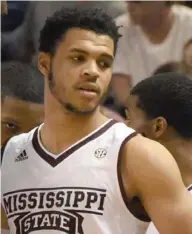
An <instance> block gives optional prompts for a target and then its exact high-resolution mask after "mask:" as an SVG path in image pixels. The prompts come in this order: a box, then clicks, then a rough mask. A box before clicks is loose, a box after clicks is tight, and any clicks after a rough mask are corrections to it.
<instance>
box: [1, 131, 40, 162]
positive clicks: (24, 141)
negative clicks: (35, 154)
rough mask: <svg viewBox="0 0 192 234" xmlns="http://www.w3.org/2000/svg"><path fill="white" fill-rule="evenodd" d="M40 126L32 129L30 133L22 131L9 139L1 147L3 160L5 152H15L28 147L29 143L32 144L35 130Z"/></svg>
mask: <svg viewBox="0 0 192 234" xmlns="http://www.w3.org/2000/svg"><path fill="white" fill-rule="evenodd" d="M37 128H38V127H36V128H34V129H32V130H31V131H30V132H28V133H22V134H19V135H16V136H14V137H12V138H10V139H8V140H7V141H6V142H5V143H4V145H3V146H2V147H1V161H2V159H3V157H4V155H5V154H14V153H17V151H18V150H19V151H21V150H22V149H23V148H26V146H27V145H29V144H30V145H31V142H32V139H33V135H34V132H35V131H36V130H37Z"/></svg>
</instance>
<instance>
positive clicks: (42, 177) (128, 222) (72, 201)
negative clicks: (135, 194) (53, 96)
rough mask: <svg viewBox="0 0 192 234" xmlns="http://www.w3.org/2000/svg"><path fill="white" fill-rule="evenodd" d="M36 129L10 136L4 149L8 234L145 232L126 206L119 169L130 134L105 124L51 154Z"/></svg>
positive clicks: (120, 125) (111, 123)
mask: <svg viewBox="0 0 192 234" xmlns="http://www.w3.org/2000/svg"><path fill="white" fill-rule="evenodd" d="M40 127H41V126H40ZM40 127H39V128H36V129H34V130H32V131H31V132H29V133H27V134H22V135H19V136H16V137H13V138H12V139H11V140H10V141H9V142H8V143H7V145H6V147H5V149H4V154H3V159H2V204H3V206H4V209H5V211H6V214H7V217H8V223H9V226H10V233H11V234H28V233H30V234H31V233H35V234H59V233H66V234H125V233H129V234H143V233H145V231H146V228H147V226H148V223H147V222H144V221H141V220H139V219H137V218H136V217H135V216H134V215H133V214H132V213H131V212H130V211H129V209H128V207H127V205H126V204H125V201H124V199H123V196H122V193H123V190H122V189H121V184H122V180H121V176H120V173H119V168H118V167H119V164H120V163H119V162H120V160H119V159H120V157H119V155H120V152H121V147H122V146H123V145H124V143H125V142H127V141H128V140H129V139H131V138H132V137H133V136H135V135H136V133H135V132H134V130H132V129H130V128H128V127H127V126H126V125H125V124H123V123H117V122H115V121H114V120H110V121H108V122H107V123H105V124H104V125H102V126H101V127H100V128H98V129H97V130H95V131H94V132H92V133H91V134H89V135H88V136H86V137H85V138H83V139H82V140H80V141H78V142H77V143H76V144H74V145H72V146H71V147H70V148H69V149H67V150H65V151H64V152H63V153H61V154H59V155H53V154H51V153H50V152H48V151H47V150H46V149H45V148H44V147H43V146H42V144H41V142H40V137H39V129H40ZM121 191H122V192H121Z"/></svg>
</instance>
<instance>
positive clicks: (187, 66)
mask: <svg viewBox="0 0 192 234" xmlns="http://www.w3.org/2000/svg"><path fill="white" fill-rule="evenodd" d="M180 71H181V72H183V73H185V74H186V75H188V76H190V77H191V78H192V38H191V39H190V40H189V41H188V42H187V43H186V44H185V46H184V50H183V60H182V62H181V67H180Z"/></svg>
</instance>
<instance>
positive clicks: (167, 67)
mask: <svg viewBox="0 0 192 234" xmlns="http://www.w3.org/2000/svg"><path fill="white" fill-rule="evenodd" d="M178 70H179V63H177V62H170V63H166V64H163V65H161V66H160V67H158V68H157V69H156V70H155V71H154V73H153V75H157V74H160V73H165V72H177V71H178Z"/></svg>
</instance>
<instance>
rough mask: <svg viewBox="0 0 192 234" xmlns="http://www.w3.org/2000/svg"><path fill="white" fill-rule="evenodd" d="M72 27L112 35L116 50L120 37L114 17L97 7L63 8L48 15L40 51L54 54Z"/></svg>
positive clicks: (41, 34) (40, 40)
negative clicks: (58, 44) (59, 42)
mask: <svg viewBox="0 0 192 234" xmlns="http://www.w3.org/2000/svg"><path fill="white" fill-rule="evenodd" d="M71 28H81V29H86V30H90V31H94V32H96V33H97V34H104V35H108V36H110V37H111V38H112V39H113V41H114V47H115V52H116V48H117V42H118V39H119V37H120V34H119V33H118V28H119V27H117V26H116V24H115V22H114V21H113V19H112V18H111V17H110V16H109V15H108V14H107V13H106V12H104V11H103V10H101V9H97V8H91V9H87V8H86V7H80V8H62V9H61V10H59V11H56V12H55V13H54V14H53V16H51V17H48V18H47V20H46V22H45V25H44V27H43V28H42V30H41V32H40V39H39V43H40V46H39V51H41V52H45V53H50V54H52V55H53V54H54V53H55V50H56V45H57V43H58V41H60V40H61V39H62V38H63V36H64V35H65V33H66V32H67V31H68V30H69V29H71Z"/></svg>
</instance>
